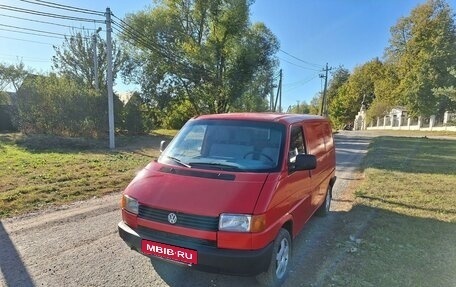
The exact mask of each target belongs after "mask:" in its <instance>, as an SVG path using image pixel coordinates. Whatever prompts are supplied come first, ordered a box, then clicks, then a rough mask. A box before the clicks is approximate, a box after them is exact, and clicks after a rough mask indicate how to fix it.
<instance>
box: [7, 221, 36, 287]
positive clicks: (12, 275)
mask: <svg viewBox="0 0 456 287" xmlns="http://www.w3.org/2000/svg"><path fill="white" fill-rule="evenodd" d="M0 270H1V272H2V274H3V279H4V280H5V281H6V286H24V287H28V286H35V283H34V282H33V279H32V278H31V277H30V274H29V272H28V271H27V268H26V267H25V265H24V262H23V261H22V258H21V256H20V254H19V252H18V251H17V249H16V247H15V246H14V243H13V242H12V241H11V239H10V237H9V235H8V233H7V232H6V230H5V228H4V226H3V223H2V222H1V221H0Z"/></svg>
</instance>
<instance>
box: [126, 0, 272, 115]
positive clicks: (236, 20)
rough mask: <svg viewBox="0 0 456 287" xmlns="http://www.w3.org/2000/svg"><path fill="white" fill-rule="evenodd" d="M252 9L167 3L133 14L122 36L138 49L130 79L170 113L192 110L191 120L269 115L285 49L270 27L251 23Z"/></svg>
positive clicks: (200, 1)
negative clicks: (250, 112) (253, 112)
mask: <svg viewBox="0 0 456 287" xmlns="http://www.w3.org/2000/svg"><path fill="white" fill-rule="evenodd" d="M250 4H251V2H250V1H246V0H222V1H208V0H184V1H178V0H161V1H157V5H156V6H155V8H153V9H148V10H144V11H140V12H138V13H135V14H131V15H129V16H127V18H126V19H125V23H124V24H125V25H124V28H125V31H124V33H123V36H122V38H123V40H124V41H126V42H128V43H130V44H131V45H132V48H135V49H136V51H135V50H133V49H131V51H132V55H133V56H132V61H131V62H130V64H131V65H130V66H129V67H130V69H129V70H127V71H126V72H127V73H128V75H129V76H130V79H131V80H132V81H134V82H136V83H138V84H140V85H141V87H142V90H143V94H144V96H145V97H146V98H148V99H149V102H150V104H151V105H154V106H157V107H159V108H160V109H161V110H169V112H171V110H170V109H175V107H176V105H185V106H186V105H187V104H190V108H191V109H190V110H188V109H187V108H185V110H186V111H187V112H190V113H191V114H192V115H196V114H203V113H220V112H227V111H230V110H239V109H243V108H247V109H256V108H258V109H260V110H261V109H263V108H264V106H265V105H264V101H263V100H264V99H265V98H266V97H267V95H268V94H269V91H270V90H271V88H272V84H273V76H274V74H275V73H274V72H275V68H276V66H277V60H276V58H275V57H274V54H275V53H276V52H277V50H278V47H279V44H278V41H277V39H276V37H275V36H274V35H273V34H272V32H271V31H270V30H269V29H268V28H267V27H266V26H265V25H264V24H262V23H256V24H251V23H250V22H249V6H250ZM245 101H247V102H248V103H249V104H248V105H245V103H246V102H245Z"/></svg>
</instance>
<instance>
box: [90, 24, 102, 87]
mask: <svg viewBox="0 0 456 287" xmlns="http://www.w3.org/2000/svg"><path fill="white" fill-rule="evenodd" d="M100 31H101V27H98V29H97V30H96V31H95V33H93V35H92V44H93V77H94V79H93V85H94V86H95V90H97V91H98V53H97V34H98V33H99V32H100Z"/></svg>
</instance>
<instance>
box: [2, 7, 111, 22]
mask: <svg viewBox="0 0 456 287" xmlns="http://www.w3.org/2000/svg"><path fill="white" fill-rule="evenodd" d="M0 9H4V10H9V11H14V12H19V13H26V14H31V15H37V16H43V17H50V18H59V19H65V20H71V21H81V22H93V23H102V24H103V23H104V22H105V21H104V20H97V19H91V18H81V17H74V16H68V15H61V14H55V13H47V12H40V11H35V10H30V9H24V8H19V7H14V6H9V5H0Z"/></svg>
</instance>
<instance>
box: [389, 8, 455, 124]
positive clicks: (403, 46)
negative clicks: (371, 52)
mask: <svg viewBox="0 0 456 287" xmlns="http://www.w3.org/2000/svg"><path fill="white" fill-rule="evenodd" d="M391 34H392V35H391V39H390V46H389V47H388V48H387V49H386V53H385V57H386V61H387V62H388V63H391V64H393V65H394V66H395V67H396V71H397V78H398V79H400V80H399V81H398V83H399V85H398V87H397V89H395V91H394V92H393V93H397V94H399V97H400V98H401V99H400V101H401V102H403V103H404V104H405V105H406V106H407V108H408V110H409V112H410V114H412V115H424V116H429V115H433V114H436V113H438V114H442V113H443V112H444V111H445V110H446V109H447V108H448V103H449V100H448V97H447V96H445V95H443V96H438V95H437V94H434V93H433V89H434V88H437V87H449V86H451V85H452V83H453V82H454V78H453V77H452V76H451V75H450V73H449V72H448V69H447V67H454V66H456V49H454V47H455V46H456V28H455V25H454V20H453V11H452V10H451V8H450V6H449V5H448V4H447V3H446V2H445V1H443V0H428V1H427V2H426V3H424V4H423V5H420V6H418V7H417V8H415V9H414V10H413V11H412V12H411V15H410V16H408V17H405V18H401V19H400V20H399V21H398V23H397V24H396V25H395V26H394V27H392V29H391Z"/></svg>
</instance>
